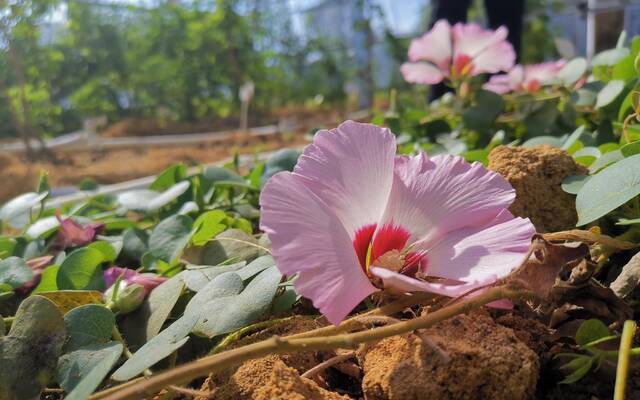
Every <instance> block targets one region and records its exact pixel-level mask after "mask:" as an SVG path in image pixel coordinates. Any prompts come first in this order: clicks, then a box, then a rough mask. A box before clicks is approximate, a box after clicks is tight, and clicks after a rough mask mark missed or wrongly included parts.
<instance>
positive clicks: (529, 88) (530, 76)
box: [483, 60, 565, 93]
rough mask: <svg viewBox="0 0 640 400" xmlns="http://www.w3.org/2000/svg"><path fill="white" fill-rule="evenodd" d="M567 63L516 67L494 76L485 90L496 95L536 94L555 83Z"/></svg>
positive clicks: (552, 62)
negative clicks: (512, 92)
mask: <svg viewBox="0 0 640 400" xmlns="http://www.w3.org/2000/svg"><path fill="white" fill-rule="evenodd" d="M564 64H565V61H564V60H558V61H550V62H545V63H541V64H532V65H524V66H522V65H516V66H515V67H513V69H511V71H509V73H507V74H500V75H494V76H492V77H491V78H490V79H489V82H487V83H485V84H484V86H483V88H484V89H487V90H491V91H493V92H496V93H508V92H511V91H515V92H529V93H532V92H535V91H537V90H539V89H540V88H541V87H542V86H544V85H548V84H550V83H552V82H553V80H554V79H555V77H556V75H557V74H558V72H560V70H561V69H562V67H564Z"/></svg>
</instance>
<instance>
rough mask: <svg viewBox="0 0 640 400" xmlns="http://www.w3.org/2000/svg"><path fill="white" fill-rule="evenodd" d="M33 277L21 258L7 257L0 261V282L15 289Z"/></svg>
mask: <svg viewBox="0 0 640 400" xmlns="http://www.w3.org/2000/svg"><path fill="white" fill-rule="evenodd" d="M31 279H33V271H32V270H31V268H29V266H28V265H27V263H26V262H24V260H23V259H22V258H19V257H9V258H5V259H4V260H2V261H0V284H7V285H9V286H11V287H12V288H14V289H17V288H19V287H21V286H22V285H24V284H25V283H27V282H29V281H31Z"/></svg>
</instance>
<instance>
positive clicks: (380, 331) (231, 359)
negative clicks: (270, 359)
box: [97, 286, 524, 400]
mask: <svg viewBox="0 0 640 400" xmlns="http://www.w3.org/2000/svg"><path fill="white" fill-rule="evenodd" d="M523 295H524V293H523V292H522V291H521V290H517V289H512V288H510V287H509V286H498V287H494V288H491V289H489V290H487V291H486V292H484V293H482V294H480V295H478V296H476V297H474V298H471V299H468V300H465V301H461V302H458V303H455V304H453V305H451V306H449V307H445V308H441V309H439V310H436V311H434V312H432V313H428V314H425V315H423V316H420V317H417V318H414V319H410V320H406V321H402V322H398V323H395V324H391V325H386V326H382V327H379V328H374V329H369V330H365V331H360V332H355V333H346V334H338V335H334V336H321V337H317V336H314V337H297V338H296V337H293V336H291V337H284V338H283V337H278V336H274V337H272V338H270V339H267V340H264V341H262V342H257V343H254V344H250V345H247V346H244V347H239V348H236V349H233V350H229V351H226V352H223V353H219V354H215V355H212V356H207V357H204V358H201V359H199V360H196V361H193V362H190V363H188V364H184V365H182V366H179V367H177V368H175V369H172V370H168V371H165V372H163V373H161V374H158V375H154V376H152V377H150V378H148V379H146V380H144V381H140V382H138V383H136V384H135V385H130V386H126V387H123V388H122V389H120V390H116V391H114V392H111V394H110V395H109V396H107V397H104V398H105V399H109V400H115V399H118V400H127V399H132V400H134V399H140V398H144V397H146V396H149V395H152V394H154V393H157V392H158V391H160V390H161V389H162V388H165V387H167V386H168V385H182V384H185V383H188V382H190V381H191V380H193V379H196V378H199V377H202V376H206V375H208V374H210V373H213V372H217V371H220V370H222V369H224V368H229V367H231V366H233V365H237V364H240V363H242V362H244V361H247V360H250V359H254V358H258V357H262V356H265V355H268V354H281V353H290V352H295V351H314V350H329V349H336V348H353V347H355V346H356V345H358V344H360V343H368V342H374V341H378V340H381V339H384V338H387V337H390V336H395V335H401V334H405V333H408V332H412V331H415V330H417V329H424V328H428V327H431V326H433V325H435V324H436V323H438V322H441V321H444V320H446V319H448V318H451V317H453V316H455V315H458V314H464V313H466V312H469V311H471V310H473V309H476V308H479V307H481V306H483V305H485V304H488V303H491V302H492V301H496V300H500V299H504V298H511V299H517V298H521V297H522V296H523ZM318 331H320V330H318ZM318 331H316V334H317V333H319V332H318ZM97 395H98V396H97V397H101V396H100V394H99V393H98V394H97Z"/></svg>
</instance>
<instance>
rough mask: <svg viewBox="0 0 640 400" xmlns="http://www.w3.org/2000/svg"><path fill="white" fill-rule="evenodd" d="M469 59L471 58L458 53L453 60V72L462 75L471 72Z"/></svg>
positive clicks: (471, 59)
mask: <svg viewBox="0 0 640 400" xmlns="http://www.w3.org/2000/svg"><path fill="white" fill-rule="evenodd" d="M471 61H473V58H471V57H469V56H468V55H466V54H460V55H458V56H457V57H456V58H455V60H453V74H454V75H457V76H463V75H467V74H469V73H471V70H472V69H473V64H472V63H471Z"/></svg>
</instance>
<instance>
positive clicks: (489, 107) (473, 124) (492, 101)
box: [462, 90, 505, 131]
mask: <svg viewBox="0 0 640 400" xmlns="http://www.w3.org/2000/svg"><path fill="white" fill-rule="evenodd" d="M475 96H476V98H475V100H476V105H474V106H472V107H468V108H466V109H465V110H464V111H463V112H462V120H463V122H464V124H465V126H466V127H467V128H471V129H475V130H477V131H485V130H487V129H489V128H490V127H491V125H492V124H493V122H494V121H495V119H496V118H497V117H498V115H500V113H501V112H502V110H504V106H505V103H504V100H503V98H502V96H500V95H499V94H497V93H494V92H492V91H490V90H479V91H477V92H476V95H475Z"/></svg>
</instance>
